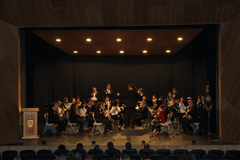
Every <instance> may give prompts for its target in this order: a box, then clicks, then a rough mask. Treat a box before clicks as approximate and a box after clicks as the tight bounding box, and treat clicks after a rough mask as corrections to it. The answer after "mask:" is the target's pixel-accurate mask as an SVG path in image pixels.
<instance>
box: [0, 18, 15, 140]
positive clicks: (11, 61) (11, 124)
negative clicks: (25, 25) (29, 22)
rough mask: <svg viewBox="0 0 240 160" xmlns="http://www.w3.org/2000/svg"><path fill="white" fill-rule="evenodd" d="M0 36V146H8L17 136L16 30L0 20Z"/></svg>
mask: <svg viewBox="0 0 240 160" xmlns="http://www.w3.org/2000/svg"><path fill="white" fill-rule="evenodd" d="M0 35H1V36H0V97H1V98H0V128H1V130H0V144H9V143H16V142H17V141H18V134H19V132H18V131H19V108H18V103H19V101H18V91H19V89H18V84H19V81H18V73H19V71H18V69H19V68H18V29H17V27H14V26H12V25H10V24H8V23H6V22H4V21H2V20H0Z"/></svg>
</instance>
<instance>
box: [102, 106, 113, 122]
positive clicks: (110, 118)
mask: <svg viewBox="0 0 240 160" xmlns="http://www.w3.org/2000/svg"><path fill="white" fill-rule="evenodd" d="M103 113H104V115H107V116H108V119H109V121H113V119H112V117H111V116H110V114H109V113H108V111H107V110H106V108H105V107H103Z"/></svg>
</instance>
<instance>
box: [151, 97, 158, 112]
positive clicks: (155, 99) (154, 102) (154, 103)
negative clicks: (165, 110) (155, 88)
mask: <svg viewBox="0 0 240 160" xmlns="http://www.w3.org/2000/svg"><path fill="white" fill-rule="evenodd" d="M152 103H153V109H154V110H157V109H158V107H157V97H156V95H153V96H152Z"/></svg>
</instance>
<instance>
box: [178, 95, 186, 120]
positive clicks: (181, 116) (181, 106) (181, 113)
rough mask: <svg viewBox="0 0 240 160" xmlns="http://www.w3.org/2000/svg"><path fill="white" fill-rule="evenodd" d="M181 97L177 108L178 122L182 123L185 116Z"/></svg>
mask: <svg viewBox="0 0 240 160" xmlns="http://www.w3.org/2000/svg"><path fill="white" fill-rule="evenodd" d="M183 101H184V99H183V97H181V98H180V100H179V104H178V108H179V121H180V122H182V118H183V116H184V115H185V110H184V108H185V104H184V103H183Z"/></svg>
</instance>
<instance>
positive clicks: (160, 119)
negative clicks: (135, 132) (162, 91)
mask: <svg viewBox="0 0 240 160" xmlns="http://www.w3.org/2000/svg"><path fill="white" fill-rule="evenodd" d="M163 108H164V106H163V105H161V106H159V107H158V112H157V113H156V115H155V119H154V120H153V121H152V123H151V124H152V125H153V129H154V130H153V133H159V131H160V128H161V125H160V123H165V112H164V111H163Z"/></svg>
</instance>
